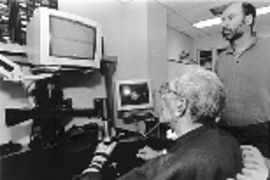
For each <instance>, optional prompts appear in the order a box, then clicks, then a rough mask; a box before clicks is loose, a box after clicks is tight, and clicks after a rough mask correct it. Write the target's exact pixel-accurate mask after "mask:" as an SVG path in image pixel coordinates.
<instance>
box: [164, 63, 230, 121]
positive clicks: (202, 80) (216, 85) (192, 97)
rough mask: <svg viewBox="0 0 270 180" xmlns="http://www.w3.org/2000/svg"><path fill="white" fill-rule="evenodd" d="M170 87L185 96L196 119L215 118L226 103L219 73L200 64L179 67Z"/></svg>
mask: <svg viewBox="0 0 270 180" xmlns="http://www.w3.org/2000/svg"><path fill="white" fill-rule="evenodd" d="M169 84H170V87H171V89H173V90H174V91H176V93H177V94H178V95H179V96H181V97H183V98H185V99H186V100H187V103H188V107H189V109H190V114H191V116H192V117H193V119H194V120H196V121H204V119H215V118H216V117H218V116H219V115H220V113H221V110H222V109H223V106H224V103H225V93H224V87H223V84H222V82H221V81H220V79H219V78H218V77H217V75H216V74H215V73H214V72H212V71H209V70H206V69H204V68H202V67H201V66H198V65H186V66H183V67H182V68H181V69H179V71H178V73H177V74H176V76H175V78H174V79H173V80H172V81H170V83H169Z"/></svg>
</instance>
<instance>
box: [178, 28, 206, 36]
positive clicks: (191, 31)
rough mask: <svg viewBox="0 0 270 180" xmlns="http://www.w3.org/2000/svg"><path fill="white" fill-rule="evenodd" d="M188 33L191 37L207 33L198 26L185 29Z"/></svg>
mask: <svg viewBox="0 0 270 180" xmlns="http://www.w3.org/2000/svg"><path fill="white" fill-rule="evenodd" d="M183 33H185V34H186V35H189V36H191V37H197V36H206V33H205V32H204V31H201V30H200V29H197V28H190V29H187V30H185V31H183Z"/></svg>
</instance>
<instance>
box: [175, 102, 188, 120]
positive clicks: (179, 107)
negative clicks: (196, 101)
mask: <svg viewBox="0 0 270 180" xmlns="http://www.w3.org/2000/svg"><path fill="white" fill-rule="evenodd" d="M187 108H188V105H187V100H186V99H184V98H181V99H178V100H177V103H176V112H175V116H176V117H177V118H180V117H183V116H184V115H185V114H186V112H187Z"/></svg>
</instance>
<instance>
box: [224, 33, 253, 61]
mask: <svg viewBox="0 0 270 180" xmlns="http://www.w3.org/2000/svg"><path fill="white" fill-rule="evenodd" d="M257 41H258V37H257V35H256V33H255V35H254V36H253V37H252V41H251V42H250V44H249V45H248V46H247V47H246V48H245V49H244V50H243V51H241V52H239V53H236V52H235V51H234V49H233V48H232V46H229V47H228V48H227V50H226V53H227V54H232V55H234V56H238V57H240V56H241V55H242V54H244V53H245V52H246V51H247V50H249V49H251V48H252V47H253V46H254V45H255V44H256V43H257Z"/></svg>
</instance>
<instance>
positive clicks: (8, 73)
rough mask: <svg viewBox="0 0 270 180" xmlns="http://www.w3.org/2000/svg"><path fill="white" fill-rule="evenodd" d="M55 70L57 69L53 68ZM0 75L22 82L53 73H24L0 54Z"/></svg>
mask: <svg viewBox="0 0 270 180" xmlns="http://www.w3.org/2000/svg"><path fill="white" fill-rule="evenodd" d="M54 70H57V69H54ZM0 75H2V76H3V77H4V80H5V81H11V82H17V83H20V82H23V81H25V80H33V81H34V80H39V79H45V78H48V77H52V76H53V74H38V75H24V73H23V70H22V68H21V66H20V65H18V64H16V63H15V62H13V61H12V60H11V59H8V58H7V57H5V56H3V55H1V54H0Z"/></svg>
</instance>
